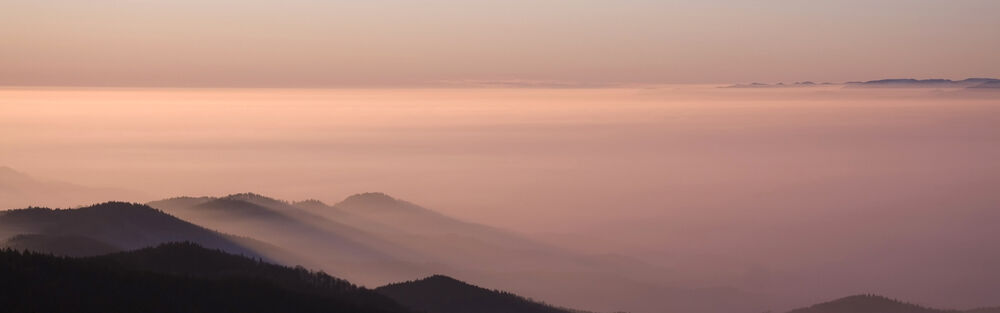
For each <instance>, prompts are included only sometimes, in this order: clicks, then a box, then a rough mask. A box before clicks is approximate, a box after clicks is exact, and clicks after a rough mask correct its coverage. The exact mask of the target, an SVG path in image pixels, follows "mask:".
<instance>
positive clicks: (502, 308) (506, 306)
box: [375, 275, 572, 313]
mask: <svg viewBox="0 0 1000 313" xmlns="http://www.w3.org/2000/svg"><path fill="white" fill-rule="evenodd" d="M375 291H377V292H379V293H381V294H384V295H386V296H389V297H390V298H392V299H393V300H396V301H397V302H399V303H402V304H403V305H406V306H408V307H410V308H412V309H415V310H419V311H425V312H428V313H472V312H476V313H569V312H572V311H570V310H566V309H560V308H556V307H552V306H549V305H546V304H542V303H538V302H534V301H531V300H529V299H525V298H522V297H519V296H517V295H515V294H512V293H508V292H503V291H497V290H488V289H484V288H481V287H477V286H473V285H470V284H467V283H464V282H461V281H459V280H456V279H454V278H451V277H447V276H442V275H435V276H431V277H427V278H424V279H421V280H416V281H408V282H402V283H395V284H390V285H386V286H382V287H379V288H376V289H375Z"/></svg>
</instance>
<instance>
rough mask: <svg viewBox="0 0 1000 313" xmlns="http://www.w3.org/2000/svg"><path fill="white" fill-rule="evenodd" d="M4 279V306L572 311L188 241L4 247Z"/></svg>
mask: <svg viewBox="0 0 1000 313" xmlns="http://www.w3.org/2000/svg"><path fill="white" fill-rule="evenodd" d="M0 277H3V278H4V279H2V280H0V290H5V292H3V293H0V306H2V310H3V311H4V312H359V313H365V312H372V313H374V312H384V313H393V312H399V313H403V312H424V313H452V312H483V313H487V312H495V313H534V312H539V313H543V312H544V313H569V312H570V311H569V310H565V309H558V308H554V307H550V306H547V305H544V304H541V303H536V302H533V301H530V300H527V299H525V298H522V297H519V296H517V295H513V294H509V293H502V292H497V291H489V290H486V289H482V288H479V287H476V286H473V285H469V284H466V283H463V282H459V281H456V280H453V279H450V278H446V277H443V276H435V277H431V278H428V279H425V280H422V281H417V282H407V283H401V284H393V285H389V286H386V287H381V288H378V289H377V290H374V291H373V290H369V289H365V288H362V287H358V286H356V285H353V284H351V283H350V282H348V281H346V280H342V279H339V278H335V277H332V276H330V275H327V274H325V273H323V272H312V271H309V270H306V269H305V268H302V267H295V268H292V267H286V266H280V265H274V264H270V263H267V262H262V261H260V260H259V259H250V258H247V257H244V256H238V255H233V254H228V253H225V252H222V251H220V250H210V249H205V248H203V247H200V246H198V245H196V244H193V243H189V242H188V243H168V244H163V245H160V246H157V247H154V248H144V249H140V250H135V251H129V252H120V253H114V254H109V255H103V256H97V257H87V258H76V259H74V258H66V257H56V256H51V255H43V254H36V253H30V252H20V251H16V250H4V251H0ZM52 286H59V288H52Z"/></svg>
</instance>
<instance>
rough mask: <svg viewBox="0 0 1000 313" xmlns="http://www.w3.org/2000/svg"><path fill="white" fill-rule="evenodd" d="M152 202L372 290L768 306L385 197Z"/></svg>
mask: <svg viewBox="0 0 1000 313" xmlns="http://www.w3.org/2000/svg"><path fill="white" fill-rule="evenodd" d="M149 205H150V206H152V207H155V208H158V209H161V210H163V211H165V212H168V213H170V214H173V215H176V216H178V217H181V218H183V219H185V220H188V221H192V222H194V223H197V224H199V225H203V226H205V227H208V228H211V229H216V230H219V231H222V232H225V233H231V234H236V235H240V236H248V237H253V238H257V239H261V240H265V241H267V242H268V243H272V244H274V245H276V246H280V247H282V248H283V249H287V250H289V251H291V252H292V253H294V254H295V255H296V256H297V257H301V258H303V259H304V261H302V262H301V263H303V264H307V265H308V266H313V267H316V268H319V269H323V270H325V271H327V272H329V273H332V274H334V275H337V276H340V277H344V278H347V279H349V280H351V281H354V282H358V283H361V284H363V285H367V286H378V285H383V284H386V283H391V282H398V281H406V280H412V279H415V278H419V277H428V276H431V275H435V274H446V275H451V276H455V277H463V278H464V279H468V280H469V281H472V282H475V283H477V284H484V285H488V286H492V287H495V288H500V289H503V290H510V291H514V292H517V293H519V294H523V295H526V296H530V297H532V298H537V299H544V300H545V301H547V302H551V303H555V304H558V305H564V306H574V307H583V308H588V309H594V310H602V311H615V310H627V311H636V312H653V311H686V312H720V311H726V310H732V309H737V308H746V307H750V308H754V309H761V310H763V309H766V303H765V302H764V301H763V300H761V299H760V298H761V297H759V296H757V295H751V294H747V293H745V292H742V291H740V290H736V289H733V288H727V287H720V288H699V289H688V288H685V287H681V286H679V285H666V284H665V283H664V282H666V281H669V280H670V277H671V274H672V273H671V272H669V271H667V270H665V269H662V268H657V267H655V266H651V265H648V264H645V263H642V262H639V261H635V260H632V259H628V258H621V257H598V256H590V255H581V254H577V253H573V252H569V251H566V250H562V249H559V248H556V247H552V246H550V245H546V244H542V243H539V242H535V241H532V240H529V239H527V238H524V237H521V236H519V235H517V234H514V233H511V232H507V231H504V230H500V229H496V228H492V227H488V226H485V225H480V224H475V223H470V222H466V221H462V220H458V219H455V218H452V217H449V216H446V215H443V214H440V213H438V212H435V211H433V210H430V209H427V208H424V207H421V206H419V205H416V204H413V203H410V202H407V201H403V200H399V199H396V198H393V197H391V196H388V195H385V194H382V193H364V194H357V195H353V196H350V197H348V198H346V199H344V200H343V201H341V202H338V203H336V204H332V205H330V204H326V203H323V202H321V201H317V200H306V201H301V202H286V201H281V200H277V199H272V198H268V197H265V196H262V195H258V194H252V193H244V194H234V195H229V196H224V197H179V198H172V199H165V200H161V201H154V202H151V203H149ZM566 286H574V287H573V288H566Z"/></svg>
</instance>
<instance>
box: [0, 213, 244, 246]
mask: <svg viewBox="0 0 1000 313" xmlns="http://www.w3.org/2000/svg"><path fill="white" fill-rule="evenodd" d="M15 235H47V236H53V237H48V238H53V239H66V238H79V237H85V238H89V239H91V240H93V241H96V242H101V243H105V244H106V245H108V246H113V247H118V248H121V249H139V248H144V247H149V246H154V245H158V244H161V243H165V242H175V241H191V242H196V243H198V244H200V245H203V246H206V247H210V248H213V249H222V250H224V251H227V252H231V253H236V254H244V255H249V256H259V254H257V253H256V252H254V251H252V250H251V249H250V248H248V247H246V246H245V245H243V244H241V242H244V244H246V243H245V242H249V241H251V240H249V239H245V238H237V237H233V236H229V235H225V234H221V233H218V232H215V231H212V230H208V229H205V228H202V227H201V226H198V225H195V224H191V223H189V222H186V221H183V220H181V219H178V218H176V217H173V216H171V215H168V214H166V213H163V212H162V211H160V210H156V209H153V208H151V207H148V206H145V205H141V204H133V203H124V202H108V203H102V204H97V205H92V206H88V207H83V208H79V209H65V210H59V209H56V210H53V209H48V208H27V209H18V210H9V211H2V212H0V238H3V239H4V240H6V239H7V238H10V237H13V236H15ZM77 240H78V239H77ZM50 243H51V242H49V243H46V244H50ZM259 245H263V244H259ZM22 248H29V247H22ZM38 249H39V250H42V251H45V249H44V247H39V248H38ZM33 250H34V249H33ZM96 252H103V251H94V253H96ZM78 253H84V252H79V251H78Z"/></svg>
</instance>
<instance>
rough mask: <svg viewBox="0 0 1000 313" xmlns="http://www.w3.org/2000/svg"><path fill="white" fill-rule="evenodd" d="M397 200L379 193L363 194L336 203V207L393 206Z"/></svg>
mask: <svg viewBox="0 0 1000 313" xmlns="http://www.w3.org/2000/svg"><path fill="white" fill-rule="evenodd" d="M398 202H399V200H396V198H393V197H391V196H389V195H387V194H385V193H381V192H365V193H359V194H354V195H351V196H350V197H347V198H346V199H344V200H343V201H340V203H338V204H337V205H338V206H341V205H343V206H348V207H350V206H364V207H368V206H386V205H395V204H396V203H398Z"/></svg>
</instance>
